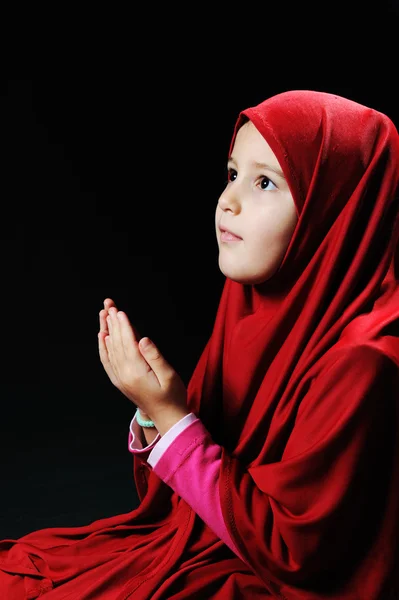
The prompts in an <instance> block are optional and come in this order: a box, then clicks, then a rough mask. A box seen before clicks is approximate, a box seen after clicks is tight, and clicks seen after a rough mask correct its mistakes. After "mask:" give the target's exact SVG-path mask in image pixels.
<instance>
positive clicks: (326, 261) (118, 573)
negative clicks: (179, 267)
mask: <svg viewBox="0 0 399 600" xmlns="http://www.w3.org/2000/svg"><path fill="white" fill-rule="evenodd" d="M246 119H250V120H251V121H252V123H253V124H254V125H255V127H257V129H258V130H259V132H260V133H261V134H262V135H263V136H264V138H265V139H266V141H267V142H268V144H269V146H270V147H271V148H272V150H273V152H274V153H275V155H276V157H277V158H278V161H279V163H280V166H281V168H282V169H283V171H284V174H285V177H286V179H287V181H288V184H289V186H290V189H291V193H292V196H293V199H294V202H295V205H296V207H297V211H298V216H299V219H298V222H297V225H296V228H295V231H294V233H293V235H292V238H291V240H290V244H289V246H288V248H287V251H286V254H285V256H284V258H283V260H282V262H281V265H280V267H279V270H278V271H277V272H276V273H275V274H274V275H273V276H272V277H271V278H270V279H269V280H268V281H266V282H264V283H263V284H261V285H242V284H239V283H236V282H233V281H231V280H230V279H226V281H225V285H224V289H223V293H222V297H221V300H220V304H219V307H218V311H217V315H216V319H215V323H214V328H213V331H212V334H211V337H210V339H209V341H208V343H207V345H206V347H205V349H204V351H203V353H202V356H201V358H200V360H199V361H198V364H197V366H196V369H195V371H194V373H193V375H192V378H191V380H190V383H189V386H188V405H189V408H190V410H191V411H193V412H194V413H195V414H197V415H198V416H199V417H200V419H201V420H202V421H203V423H204V425H205V426H206V428H207V429H208V430H209V431H210V433H211V435H212V437H213V439H214V441H215V442H216V443H218V444H220V445H221V446H222V466H221V472H220V498H221V504H222V511H223V517H224V520H225V523H226V526H227V528H228V530H229V532H230V535H231V536H232V538H233V540H234V542H235V544H236V546H237V547H238V549H239V550H240V552H241V553H242V555H243V557H244V558H245V560H246V561H247V563H248V565H249V567H248V566H247V565H245V564H244V563H243V562H242V561H241V560H240V559H239V558H238V557H236V556H235V555H233V553H232V551H231V550H230V549H229V548H228V547H227V546H226V545H225V544H224V543H223V542H222V541H221V540H219V539H218V538H217V536H216V534H215V533H214V532H213V531H211V529H210V528H209V527H208V526H207V525H205V524H204V523H203V521H202V520H201V519H199V517H198V515H196V514H195V513H194V511H193V510H192V509H191V507H190V506H189V505H188V504H187V503H186V502H185V501H184V500H182V499H181V498H180V497H179V496H178V495H177V494H176V493H174V492H173V490H171V488H170V487H169V486H167V484H165V483H164V482H163V481H161V480H160V479H159V478H158V477H157V475H156V474H155V473H154V471H152V470H151V468H150V467H149V465H148V464H147V463H145V462H143V460H142V459H141V458H139V457H137V456H134V459H133V460H134V462H133V464H134V477H135V483H136V488H137V491H138V494H139V498H140V505H139V507H138V508H137V509H135V510H134V511H132V512H131V513H127V514H123V515H118V516H115V517H110V518H106V519H102V520H99V521H95V522H93V523H91V524H90V525H87V526H84V527H76V528H52V529H45V530H41V531H38V532H32V533H30V534H28V535H26V536H24V537H23V538H21V539H20V540H18V541H3V542H0V591H1V590H2V589H7V590H8V589H11V588H10V587H7V588H4V587H3V588H2V587H1V586H2V585H3V586H6V585H7V586H14V588H12V589H15V598H20V597H21V598H22V597H25V596H22V593H23V592H22V591H20V590H25V592H26V598H36V597H37V596H38V594H39V593H40V590H43V591H44V590H49V589H52V587H53V586H55V585H56V586H59V585H61V584H65V588H64V585H62V587H61V589H60V590H59V591H60V594H59V595H57V593H56V592H57V590H54V591H55V595H54V598H64V597H65V593H67V592H68V593H70V595H71V598H72V597H73V598H75V597H76V598H78V597H79V598H80V597H81V598H86V597H87V598H88V597H89V595H90V590H92V591H93V596H91V595H90V597H93V598H94V597H98V596H97V595H96V594H97V593H98V590H101V594H102V595H101V597H102V598H104V600H108V598H109V599H110V600H111V599H112V600H128V599H130V598H135V599H136V598H137V599H144V598H145V599H147V598H152V599H153V598H154V599H155V598H166V597H172V594H173V597H176V598H177V597H179V598H186V597H187V598H188V597H191V598H198V597H201V598H203V599H204V600H205V598H211V597H212V598H215V600H216V598H217V599H218V600H219V598H220V600H222V598H226V600H227V598H229V599H232V598H237V597H238V592H237V590H238V589H240V590H241V591H240V594H241V595H240V598H251V599H253V598H258V597H267V596H268V590H269V592H270V596H272V597H277V598H282V599H284V598H285V599H286V600H320V599H322V598H325V599H327V598H328V599H329V600H391V598H392V600H393V599H394V598H395V599H396V598H398V597H399V584H398V581H395V576H396V577H398V576H399V547H398V545H399V436H398V431H399V416H398V413H399V411H398V399H399V398H398V395H399V392H398V389H399V375H398V373H399V337H398V336H399V331H398V319H399V286H398V276H399V275H398V271H399V252H398V237H399V220H398V219H399V209H398V201H399V197H398V181H399V138H398V133H397V131H396V129H395V127H394V125H393V124H392V122H391V121H390V119H389V118H388V117H386V116H385V115H383V114H381V113H379V112H377V111H375V110H372V109H370V108H367V107H365V106H361V105H360V104H357V103H355V102H352V101H350V100H346V99H344V98H341V97H338V96H336V95H333V94H327V93H322V92H311V91H292V92H286V93H282V94H279V95H277V96H274V97H273V98H271V99H269V100H266V101H265V102H262V103H261V104H259V105H258V106H256V107H253V108H249V109H247V110H245V111H243V112H242V113H241V115H240V116H239V118H238V121H237V124H236V128H235V132H234V136H233V141H232V146H233V144H234V138H235V134H236V132H237V130H238V128H239V127H240V126H241V124H242V123H243V122H244V121H245V120H246ZM188 485H189V482H188ZM249 568H250V569H252V571H250V570H249ZM2 574H3V580H2V579H1V575H2ZM17 575H19V577H17ZM39 576H40V577H41V579H40V580H39ZM6 577H7V580H5V578H6ZM2 581H4V583H3V584H2ZM225 583H226V586H229V587H225V585H224V584H225ZM21 586H23V587H21ZM117 590H119V593H118V592H117ZM224 590H226V594H225V591H224ZM254 590H257V591H254ZM259 590H262V591H259ZM263 590H264V593H263ZM395 590H396V591H395ZM50 596H51V594H50ZM51 597H53V596H51Z"/></svg>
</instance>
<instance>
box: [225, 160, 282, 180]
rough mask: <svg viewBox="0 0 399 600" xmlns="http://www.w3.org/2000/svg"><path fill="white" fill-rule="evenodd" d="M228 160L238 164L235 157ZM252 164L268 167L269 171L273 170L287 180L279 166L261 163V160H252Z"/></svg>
mask: <svg viewBox="0 0 399 600" xmlns="http://www.w3.org/2000/svg"><path fill="white" fill-rule="evenodd" d="M228 162H233V163H234V164H235V165H236V164H237V163H236V161H235V160H234V158H233V157H232V156H230V157H229V160H228ZM252 165H253V166H254V167H255V168H256V169H266V170H267V171H273V173H276V175H278V176H279V177H281V179H284V180H285V175H284V173H283V172H282V170H281V169H279V168H277V167H272V166H270V165H267V164H266V163H261V162H256V161H252Z"/></svg>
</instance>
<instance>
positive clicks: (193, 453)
mask: <svg viewBox="0 0 399 600" xmlns="http://www.w3.org/2000/svg"><path fill="white" fill-rule="evenodd" d="M190 414H191V413H190ZM189 416H190V415H187V416H186V417H184V418H183V419H182V420H181V421H184V419H187V418H188V417H189ZM194 416H195V415H194ZM181 421H179V423H181ZM179 423H176V425H178V424H179ZM176 425H174V426H173V427H172V428H171V429H170V430H169V431H167V432H166V434H165V435H164V436H163V437H162V438H161V441H165V438H167V437H168V435H169V433H171V432H172V430H173V429H174V428H175V427H176ZM171 435H173V433H172V434H171ZM221 456H222V448H221V446H219V445H218V444H215V443H214V442H213V440H212V438H211V435H210V433H209V432H208V430H207V429H206V428H205V426H204V425H203V423H202V422H201V421H200V419H198V418H197V417H195V419H194V420H192V421H191V423H190V424H189V425H188V426H186V427H185V428H184V429H183V430H182V431H180V433H178V434H177V435H175V436H173V440H172V441H170V443H169V444H168V445H167V447H166V448H165V449H162V450H161V446H160V443H159V444H158V445H157V446H156V447H155V448H154V449H153V450H152V451H151V453H150V455H149V457H148V459H147V461H148V463H149V464H150V465H151V466H152V467H153V469H154V472H155V473H156V474H157V475H158V477H159V478H160V479H162V481H164V482H165V483H166V484H167V485H169V487H171V488H172V489H173V490H174V491H175V492H176V493H177V494H178V495H179V496H180V497H181V498H183V500H185V501H186V502H187V504H189V505H190V506H191V508H192V509H193V510H194V511H195V512H196V513H197V515H198V516H199V517H201V519H202V520H203V521H204V522H205V523H206V524H207V525H208V526H209V527H210V528H211V529H212V530H213V531H214V532H215V533H216V535H217V536H218V537H219V538H220V539H221V540H222V541H223V542H224V543H225V544H226V545H227V546H228V547H229V548H230V549H231V550H232V551H233V552H234V553H235V554H236V555H237V556H238V557H239V558H241V560H242V561H243V562H245V560H244V559H243V558H242V556H241V554H240V553H239V551H238V550H237V548H236V547H235V544H234V542H233V540H232V539H231V537H230V534H229V532H228V531H227V529H226V527H225V524H224V519H223V514H222V509H221V505H220V496H219V471H220V464H221Z"/></svg>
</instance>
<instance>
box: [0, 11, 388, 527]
mask: <svg viewBox="0 0 399 600" xmlns="http://www.w3.org/2000/svg"><path fill="white" fill-rule="evenodd" d="M348 6H349V3H348ZM361 6H362V8H361V9H358V11H357V12H356V10H355V12H354V14H353V15H352V16H351V18H349V16H348V14H347V13H346V12H345V10H344V8H343V7H341V8H339V5H336V6H335V7H331V9H329V8H327V7H324V9H323V10H324V11H325V12H324V14H320V15H319V20H318V21H316V25H315V24H314V23H313V24H311V23H310V21H309V19H308V17H307V16H305V17H304V16H303V15H302V17H303V18H302V20H300V19H299V16H300V14H299V13H300V11H298V14H297V15H292V14H290V11H289V9H288V5H287V9H286V14H285V15H284V14H280V15H278V16H277V17H274V18H270V13H268V12H267V11H266V10H265V12H264V14H262V13H261V14H255V15H250V16H248V15H247V16H242V15H240V13H235V14H234V15H233V16H234V18H233V19H232V22H233V25H232V24H230V21H229V23H228V24H226V26H223V25H219V30H218V29H217V27H216V25H215V29H213V30H212V34H213V35H212V36H210V28H211V25H212V15H210V16H209V18H208V17H207V18H203V19H202V20H201V21H199V20H198V18H197V17H198V15H195V14H193V15H192V16H191V18H188V16H187V15H186V20H185V22H184V25H183V26H182V25H181V24H179V23H178V21H173V26H172V27H171V26H170V24H169V28H166V27H165V28H162V19H161V18H160V17H159V15H158V20H157V25H158V27H157V30H155V28H153V27H152V23H151V21H150V20H149V17H148V18H147V20H146V22H145V25H146V27H145V28H144V31H141V29H142V27H141V24H140V23H133V24H132V29H131V31H130V32H129V31H126V29H128V27H126V29H123V31H122V32H119V30H118V27H109V28H108V29H104V28H102V29H101V28H100V29H98V30H97V31H96V35H93V37H90V35H88V34H89V31H88V28H87V30H86V31H83V35H82V32H81V31H80V35H79V36H78V37H79V43H77V41H76V37H77V34H76V32H75V31H74V30H73V29H72V30H71V31H69V35H68V36H66V35H65V32H64V36H63V40H65V44H64V46H63V51H62V52H59V53H54V47H53V44H50V43H49V44H43V46H42V47H41V52H35V50H37V46H39V45H40V44H37V45H36V44H29V43H27V41H26V39H25V40H24V44H23V50H22V51H21V48H19V50H20V52H19V53H17V57H18V58H17V59H16V60H15V61H14V59H12V57H13V56H14V54H13V50H14V49H16V48H17V46H18V44H17V43H16V42H15V40H13V43H11V41H9V42H8V45H7V44H5V46H4V47H5V50H6V56H7V57H8V58H9V60H8V61H7V60H6V61H4V62H3V66H4V67H5V68H4V69H3V77H2V79H1V82H0V130H1V131H0V133H1V138H0V148H1V211H2V213H1V223H2V228H1V258H2V270H1V273H2V277H1V282H2V286H1V301H2V314H3V319H2V334H3V335H2V346H3V352H2V362H1V365H2V367H1V377H0V384H1V387H0V394H1V409H2V410H1V421H0V435H1V469H2V478H1V481H2V484H1V485H2V493H1V500H0V539H4V538H14V539H15V538H17V537H20V536H21V535H24V534H25V533H28V532H30V531H33V530H36V529H40V528H44V527H53V526H56V527H64V526H79V525H86V524H88V523H90V522H92V521H94V520H96V519H99V518H103V517H107V516H112V515H116V514H120V513H123V512H129V511H131V510H132V509H133V508H135V506H137V504H138V501H137V496H136V492H135V486H134V480H133V474H132V461H133V459H132V456H131V454H130V453H129V452H128V450H127V437H128V426H129V422H130V420H131V418H132V417H133V414H134V406H133V405H132V404H131V403H130V402H129V400H127V399H126V398H125V397H124V396H123V395H122V394H121V393H120V392H119V391H118V390H117V389H116V388H114V387H113V386H112V384H111V383H110V381H109V380H108V377H107V376H106V374H105V371H104V369H103V367H102V365H101V362H100V360H99V355H98V341H97V332H98V329H99V323H98V313H99V311H100V310H101V308H102V303H103V300H104V298H106V297H110V298H112V299H114V301H115V302H116V304H117V306H118V308H120V309H121V310H124V311H126V312H127V314H128V315H129V317H130V320H131V321H132V323H133V324H134V325H135V326H136V327H137V328H138V330H139V331H140V333H141V334H142V335H148V336H150V337H151V338H152V339H153V340H154V341H155V342H156V344H157V345H158V346H159V347H160V349H161V350H162V351H163V353H164V355H165V357H166V358H167V359H168V360H169V362H171V364H172V365H173V366H174V368H175V369H176V370H177V371H178V372H179V373H180V374H181V376H182V377H183V379H184V380H185V382H186V383H188V381H189V377H190V374H191V372H192V370H193V368H194V366H195V363H196V361H197V359H198V358H199V356H200V353H201V351H202V349H203V347H204V345H205V343H206V341H207V339H208V337H209V335H210V333H211V330H212V326H213V320H214V316H215V313H216V309H217V304H218V300H219V297H220V292H221V290H222V286H223V282H224V278H223V276H222V274H221V273H220V271H219V269H218V265H217V244H216V237H215V231H214V211H215V208H216V203H217V199H218V196H219V194H220V192H221V191H222V189H223V186H224V182H225V165H226V157H227V151H228V147H229V142H230V137H231V134H232V129H233V126H234V123H235V119H236V116H237V114H238V112H239V111H240V110H241V109H243V108H246V107H247V106H251V105H254V104H257V103H258V102H260V101H262V100H263V99H264V98H266V97H268V96H271V95H273V94H275V93H279V92H281V91H285V90H288V89H316V90H321V91H327V92H333V93H337V94H341V95H344V96H347V97H349V98H352V99H353V100H356V101H358V102H361V103H364V104H366V105H369V106H372V107H373V108H376V109H377V110H381V111H382V112H385V113H386V114H388V115H389V116H390V117H391V118H392V120H393V121H394V122H395V123H396V124H398V123H399V92H398V75H397V74H398V72H399V69H398V55H399V53H398V49H397V43H396V42H397V30H398V14H399V13H398V9H397V6H396V3H394V2H391V3H385V4H384V3H379V5H378V7H377V6H374V7H373V6H367V5H365V4H362V5H361ZM320 10H321V9H320ZM282 13H284V11H282ZM284 19H285V20H284ZM57 22H58V23H59V22H60V21H57ZM122 22H123V15H121V16H120V20H119V22H118V24H119V25H121V23H122ZM86 23H89V20H87V21H86ZM240 26H241V29H240ZM288 26H289V31H288ZM161 30H162V31H163V35H161V36H160V35H159V32H160V31H161ZM243 31H244V32H245V33H246V34H247V35H246V36H243ZM222 32H223V36H220V37H219V35H218V34H219V33H222ZM139 33H140V35H141V37H139ZM51 37H52V40H53V41H54V40H56V39H57V28H56V27H54V23H53V29H52V36H51ZM29 39H33V40H36V41H40V32H38V33H37V37H36V38H35V37H34V36H33V38H29ZM210 39H211V40H212V43H210ZM43 58H44V59H45V60H43ZM7 65H8V66H9V67H10V68H9V69H8V68H6V67H7ZM339 176H340V175H339V173H337V177H339Z"/></svg>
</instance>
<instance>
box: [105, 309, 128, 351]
mask: <svg viewBox="0 0 399 600" xmlns="http://www.w3.org/2000/svg"><path fill="white" fill-rule="evenodd" d="M116 314H117V310H116V308H115V307H112V308H110V309H109V311H108V318H107V322H108V329H109V331H110V335H111V339H112V350H113V352H114V354H115V359H116V360H119V362H120V363H121V361H124V360H125V349H124V347H123V343H122V335H121V328H120V323H119V319H118V317H117V316H116Z"/></svg>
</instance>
